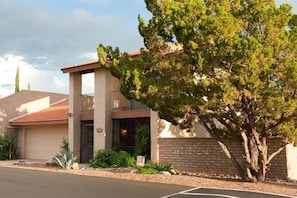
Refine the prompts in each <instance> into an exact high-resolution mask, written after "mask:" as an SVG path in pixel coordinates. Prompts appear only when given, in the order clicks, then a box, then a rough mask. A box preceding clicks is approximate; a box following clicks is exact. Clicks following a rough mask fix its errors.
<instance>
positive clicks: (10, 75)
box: [0, 54, 68, 98]
mask: <svg viewBox="0 0 297 198" xmlns="http://www.w3.org/2000/svg"><path fill="white" fill-rule="evenodd" d="M17 67H19V69H20V90H22V89H27V88H28V84H29V83H30V88H31V90H38V91H49V92H60V93H68V87H67V84H68V78H67V77H68V76H67V75H63V74H62V72H61V71H46V70H39V69H36V68H35V67H34V66H33V65H30V64H29V63H27V62H26V61H25V60H24V57H23V56H19V55H14V54H5V56H3V57H1V56H0V68H1V70H2V71H1V74H0V75H1V77H0V93H1V95H0V98H2V97H4V96H7V95H10V94H13V93H14V89H15V76H16V70H17ZM58 76H60V77H58Z"/></svg>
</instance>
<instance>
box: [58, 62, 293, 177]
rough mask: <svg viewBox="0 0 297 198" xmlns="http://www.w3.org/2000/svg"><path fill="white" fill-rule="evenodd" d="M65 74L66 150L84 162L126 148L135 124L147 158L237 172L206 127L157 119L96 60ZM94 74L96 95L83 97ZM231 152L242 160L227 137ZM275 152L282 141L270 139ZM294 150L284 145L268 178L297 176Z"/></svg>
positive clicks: (195, 169) (197, 168) (183, 166)
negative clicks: (143, 135)
mask: <svg viewBox="0 0 297 198" xmlns="http://www.w3.org/2000/svg"><path fill="white" fill-rule="evenodd" d="M61 70H62V72H63V73H67V74H69V86H70V87H69V113H68V115H69V118H68V139H69V145H70V149H71V150H73V151H74V152H75V154H76V155H79V156H80V160H81V162H87V161H88V160H89V159H90V158H91V157H92V156H93V154H94V152H96V151H97V150H102V149H111V148H112V147H114V146H117V145H121V147H122V148H123V149H124V150H126V151H130V152H131V151H132V152H133V147H134V146H135V132H136V129H137V127H138V126H142V125H146V126H148V127H149V128H150V137H151V160H153V161H156V162H167V163H171V164H173V165H174V166H175V167H176V168H177V169H179V170H185V171H192V172H205V173H213V174H231V175H234V174H237V170H236V169H235V167H234V166H233V164H232V163H231V160H230V159H229V158H228V157H227V156H226V155H225V154H224V152H223V151H222V149H221V148H220V144H219V143H218V142H216V141H215V140H213V139H212V138H210V136H209V134H208V133H207V131H206V130H205V128H204V127H202V126H200V125H196V126H195V130H194V132H192V133H188V132H186V131H183V130H180V129H179V128H177V127H175V126H173V125H171V124H170V123H168V122H166V121H164V120H161V119H159V117H158V115H157V113H156V112H153V111H151V110H150V109H148V108H147V107H146V106H144V105H141V104H139V103H138V102H136V101H133V100H132V101H129V100H127V99H125V98H124V97H123V96H122V95H121V93H120V92H119V81H118V79H116V78H114V77H113V76H112V75H111V73H110V72H109V71H108V70H106V69H104V68H102V67H101V66H100V65H99V63H98V62H97V61H93V62H88V63H83V64H77V65H72V66H68V67H63V68H62V69H61ZM86 73H93V75H94V95H93V96H86V95H82V75H84V74H86ZM225 143H227V144H228V146H229V147H231V148H233V150H234V151H235V152H234V155H235V156H236V157H237V158H238V159H240V158H242V156H243V155H242V150H241V149H240V148H241V146H240V145H239V143H238V142H236V141H233V140H227V141H226V142H225ZM269 144H270V149H271V150H270V151H269V152H273V151H274V149H277V146H278V145H279V144H280V141H279V140H278V139H271V140H270V141H269ZM296 164H297V149H296V148H294V147H293V146H292V145H288V146H287V147H286V149H284V150H283V151H282V152H281V153H280V154H279V156H277V157H276V158H275V159H274V160H273V165H272V166H271V168H270V172H269V174H268V177H278V178H290V179H294V178H295V179H297V165H296Z"/></svg>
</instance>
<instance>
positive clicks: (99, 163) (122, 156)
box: [90, 150, 135, 168]
mask: <svg viewBox="0 0 297 198" xmlns="http://www.w3.org/2000/svg"><path fill="white" fill-rule="evenodd" d="M134 165H135V159H134V158H133V157H132V156H131V155H130V154H129V153H127V152H126V151H119V152H116V151H113V150H99V151H97V153H96V155H95V157H94V158H93V159H91V160H90V167H92V168H119V167H129V166H134Z"/></svg>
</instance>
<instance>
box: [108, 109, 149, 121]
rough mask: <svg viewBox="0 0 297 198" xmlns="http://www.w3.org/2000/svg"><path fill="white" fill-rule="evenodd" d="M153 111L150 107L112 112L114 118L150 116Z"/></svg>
mask: <svg viewBox="0 0 297 198" xmlns="http://www.w3.org/2000/svg"><path fill="white" fill-rule="evenodd" d="M150 115H151V112H150V110H149V109H140V110H130V111H115V112H112V113H111V118H112V119H124V118H145V117H150Z"/></svg>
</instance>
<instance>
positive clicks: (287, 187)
mask: <svg viewBox="0 0 297 198" xmlns="http://www.w3.org/2000/svg"><path fill="white" fill-rule="evenodd" d="M10 167H14V168H26V169H31V170H32V169H33V170H41V171H51V172H59V173H67V174H77V175H86V176H95V177H107V178H117V179H126V180H136V181H145V182H157V183H168V184H178V185H185V186H189V187H212V188H227V189H243V190H252V191H261V192H270V193H276V194H283V195H291V196H296V197H297V183H296V182H284V181H279V182H277V181H267V182H264V183H250V182H241V181H240V180H237V179H221V178H205V177H197V176H186V175H159V174H157V175H141V174H137V173H130V172H127V171H121V170H120V169H118V170H116V169H89V168H83V169H79V170H63V169H61V168H56V167H47V166H40V165H32V164H31V165H26V164H23V165H10Z"/></svg>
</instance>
